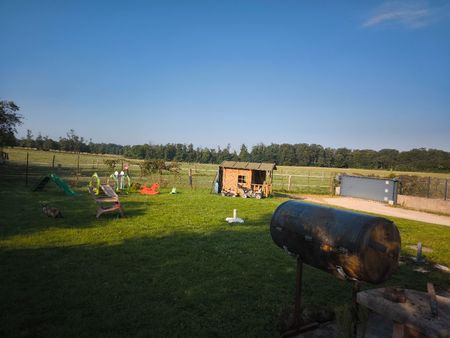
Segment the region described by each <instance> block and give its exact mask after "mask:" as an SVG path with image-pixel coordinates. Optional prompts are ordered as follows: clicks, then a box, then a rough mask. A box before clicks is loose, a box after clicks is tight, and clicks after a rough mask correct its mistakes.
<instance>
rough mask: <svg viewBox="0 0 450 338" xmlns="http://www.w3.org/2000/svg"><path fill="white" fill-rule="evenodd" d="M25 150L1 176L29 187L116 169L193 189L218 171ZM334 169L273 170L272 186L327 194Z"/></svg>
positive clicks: (81, 180)
mask: <svg viewBox="0 0 450 338" xmlns="http://www.w3.org/2000/svg"><path fill="white" fill-rule="evenodd" d="M46 155H47V156H43V155H42V154H41V153H38V152H36V153H34V152H30V153H26V154H22V155H21V156H20V157H16V158H14V159H13V160H9V161H7V163H6V164H5V165H2V167H1V172H0V174H1V176H2V178H3V179H8V180H15V181H22V182H23V183H25V184H27V185H30V186H31V187H32V186H33V185H35V184H37V183H38V182H39V181H40V180H41V179H42V177H44V176H47V175H49V174H50V173H53V174H56V175H58V176H59V177H61V178H63V179H64V180H66V181H67V182H68V183H69V184H70V185H71V186H73V187H82V186H86V185H87V184H88V182H89V181H90V179H91V177H92V175H93V174H94V173H97V174H98V176H99V177H100V179H101V181H102V183H107V181H108V178H109V176H110V175H111V174H113V173H114V172H115V171H116V170H117V171H121V170H125V168H127V169H126V171H127V173H128V175H129V176H130V178H131V181H132V182H137V183H140V184H152V183H154V182H159V183H160V185H161V187H163V188H164V187H168V188H171V187H179V188H192V189H212V187H213V181H214V179H215V177H216V174H217V169H218V166H217V165H202V164H189V163H184V164H182V165H181V167H180V171H179V172H178V173H169V172H161V173H160V172H157V173H147V174H143V172H142V170H141V167H140V166H139V163H140V161H137V160H126V159H121V158H120V159H119V158H114V159H115V164H116V165H115V166H111V165H108V164H107V163H108V157H105V156H96V155H92V154H90V155H84V154H81V156H80V154H65V153H56V154H55V153H54V154H46ZM334 176H335V174H334V173H328V172H327V173H325V172H322V173H318V172H315V171H313V170H304V171H302V172H301V173H299V174H286V173H282V174H277V173H276V172H275V173H274V180H273V187H274V190H275V191H280V192H292V193H296V192H298V193H301V192H303V193H319V194H328V193H331V192H332V190H333V178H334Z"/></svg>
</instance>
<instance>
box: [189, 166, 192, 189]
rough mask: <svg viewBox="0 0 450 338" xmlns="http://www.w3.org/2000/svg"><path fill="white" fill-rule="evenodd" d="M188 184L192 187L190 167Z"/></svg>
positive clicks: (190, 169)
mask: <svg viewBox="0 0 450 338" xmlns="http://www.w3.org/2000/svg"><path fill="white" fill-rule="evenodd" d="M189 186H190V187H191V189H192V168H189Z"/></svg>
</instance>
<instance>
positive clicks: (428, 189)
mask: <svg viewBox="0 0 450 338" xmlns="http://www.w3.org/2000/svg"><path fill="white" fill-rule="evenodd" d="M430 188H431V176H428V184H427V198H430Z"/></svg>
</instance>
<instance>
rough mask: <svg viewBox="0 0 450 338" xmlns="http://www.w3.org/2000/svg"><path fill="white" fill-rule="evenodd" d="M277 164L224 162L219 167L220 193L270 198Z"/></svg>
mask: <svg viewBox="0 0 450 338" xmlns="http://www.w3.org/2000/svg"><path fill="white" fill-rule="evenodd" d="M276 169H277V167H276V165H275V163H254V162H235V161H224V162H222V164H221V165H220V166H219V193H220V192H222V194H223V195H224V194H231V195H235V196H238V195H239V196H242V197H256V198H260V197H268V196H270V194H271V193H272V181H273V171H274V170H276Z"/></svg>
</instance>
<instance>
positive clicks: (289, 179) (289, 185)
mask: <svg viewBox="0 0 450 338" xmlns="http://www.w3.org/2000/svg"><path fill="white" fill-rule="evenodd" d="M291 177H292V175H289V178H288V191H291Z"/></svg>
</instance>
